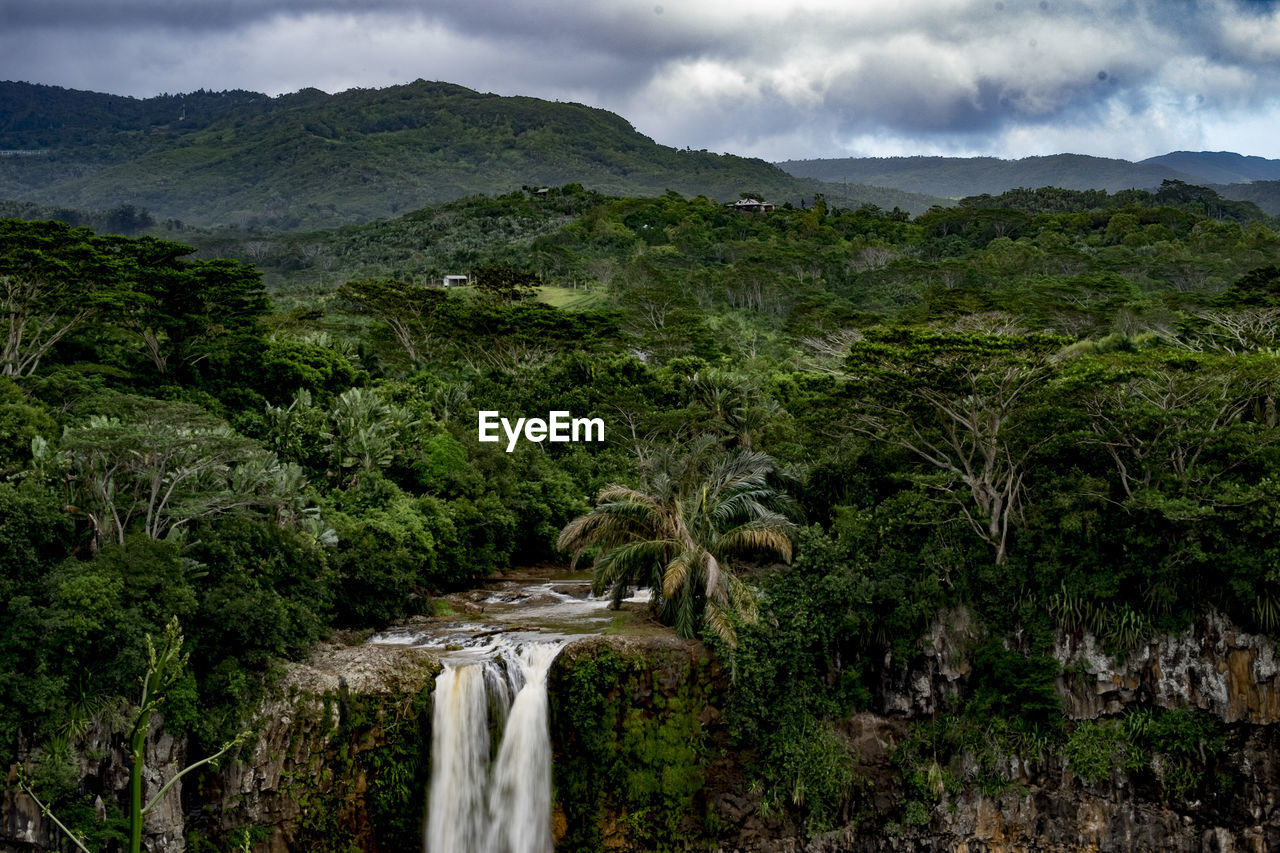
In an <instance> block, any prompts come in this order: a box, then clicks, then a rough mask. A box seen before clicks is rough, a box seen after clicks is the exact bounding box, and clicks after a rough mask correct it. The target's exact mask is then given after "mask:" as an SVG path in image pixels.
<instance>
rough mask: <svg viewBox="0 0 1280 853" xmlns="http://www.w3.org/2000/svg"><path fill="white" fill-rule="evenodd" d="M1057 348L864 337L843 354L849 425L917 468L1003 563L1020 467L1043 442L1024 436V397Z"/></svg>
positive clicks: (1007, 339)
mask: <svg viewBox="0 0 1280 853" xmlns="http://www.w3.org/2000/svg"><path fill="white" fill-rule="evenodd" d="M1064 343H1065V341H1063V340H1062V339H1058V338H1050V337H1044V336H1003V337H1002V336H989V335H977V334H958V333H938V332H916V331H910V330H883V329H882V330H871V331H868V333H867V338H866V340H864V341H860V342H857V343H855V344H854V345H853V347H852V349H851V354H850V356H849V360H848V362H847V363H848V365H849V371H850V375H851V377H852V378H853V379H854V380H855V381H854V384H853V386H852V387H854V388H856V389H859V399H858V402H859V404H860V408H859V409H858V411H857V412H856V414H855V415H854V416H853V419H852V423H851V426H852V428H853V429H854V430H855V431H857V432H860V433H862V434H864V435H867V436H870V437H871V438H873V439H875V440H876V441H880V442H885V443H888V444H892V445H896V446H898V447H901V448H903V449H905V450H907V451H909V452H911V453H912V454H913V455H914V456H915V457H916V458H917V459H919V460H920V461H922V462H924V463H925V465H926V466H927V469H929V470H930V471H931V473H932V474H933V476H926V477H925V478H923V480H922V482H923V483H924V484H925V485H926V486H927V487H928V488H929V489H930V490H932V491H933V492H935V493H938V494H940V495H941V496H942V497H943V498H944V500H946V501H947V502H948V503H950V504H952V505H953V506H955V507H956V508H957V509H958V510H959V511H960V513H961V515H962V516H963V517H964V519H965V522H966V523H967V524H968V526H969V528H970V529H971V530H972V531H973V532H974V533H975V534H977V536H978V537H979V538H980V539H982V541H984V542H986V543H987V544H988V545H989V546H990V547H991V549H992V553H993V555H994V557H995V561H996V563H1004V562H1005V561H1006V559H1008V553H1009V539H1010V534H1011V530H1012V527H1013V525H1014V523H1015V521H1016V520H1017V519H1018V517H1019V510H1020V507H1021V504H1022V502H1023V501H1024V499H1025V486H1026V477H1027V474H1028V466H1027V462H1028V459H1029V458H1030V456H1031V454H1032V452H1033V451H1034V450H1035V448H1036V447H1037V446H1039V444H1040V443H1041V442H1043V440H1044V438H1045V436H1041V435H1036V434H1033V433H1031V432H1029V431H1028V430H1026V429H1024V428H1023V427H1024V425H1025V423H1026V420H1027V415H1028V411H1029V406H1030V404H1031V402H1032V392H1033V391H1034V390H1035V389H1036V388H1037V387H1039V386H1040V385H1041V384H1042V383H1043V381H1044V379H1045V377H1046V376H1047V374H1048V367H1049V356H1050V355H1051V354H1052V353H1053V352H1055V351H1056V350H1057V349H1058V348H1060V347H1061V346H1062V345H1063V344H1064Z"/></svg>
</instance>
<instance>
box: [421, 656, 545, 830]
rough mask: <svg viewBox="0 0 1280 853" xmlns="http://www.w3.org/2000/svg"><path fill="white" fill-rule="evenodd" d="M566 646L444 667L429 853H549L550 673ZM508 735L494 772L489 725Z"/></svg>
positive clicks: (434, 723)
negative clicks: (548, 705) (557, 656)
mask: <svg viewBox="0 0 1280 853" xmlns="http://www.w3.org/2000/svg"><path fill="white" fill-rule="evenodd" d="M562 646H563V643H561V642H556V643H526V644H524V645H522V646H519V647H516V646H512V645H505V644H502V645H499V646H497V647H495V649H494V650H493V651H492V652H491V653H490V655H489V656H487V657H485V658H484V659H480V660H475V659H472V660H465V661H455V662H446V663H445V667H444V671H443V672H442V673H441V674H440V677H439V678H437V679H436V687H435V695H434V703H435V708H434V711H433V713H432V717H431V729H432V732H431V791H430V795H429V797H428V802H427V828H426V833H425V844H426V847H425V849H426V853H550V851H551V847H552V843H551V740H550V736H549V734H548V730H547V716H548V712H547V673H548V672H549V671H550V669H551V663H552V662H553V661H554V660H555V657H556V655H557V654H559V652H560V649H561V647H562ZM491 726H493V727H494V729H495V730H497V731H500V732H501V741H500V742H499V744H498V748H497V753H496V756H495V757H494V758H493V760H492V767H491V766H490V764H491V762H490V755H491V754H492V752H493V750H492V749H491V740H490V727H491Z"/></svg>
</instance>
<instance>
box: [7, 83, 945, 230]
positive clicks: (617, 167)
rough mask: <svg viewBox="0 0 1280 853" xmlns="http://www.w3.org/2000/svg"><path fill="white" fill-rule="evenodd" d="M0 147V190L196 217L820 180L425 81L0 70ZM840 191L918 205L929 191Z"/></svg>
mask: <svg viewBox="0 0 1280 853" xmlns="http://www.w3.org/2000/svg"><path fill="white" fill-rule="evenodd" d="M0 152H3V154H4V155H6V156H0V198H8V199H12V200H15V201H21V202H28V203H34V204H40V205H57V206H64V207H70V208H77V209H84V210H100V209H105V208H113V207H117V206H120V205H133V206H135V207H138V208H145V209H146V210H148V211H149V212H150V213H151V214H152V215H154V216H155V217H156V218H157V219H168V218H176V219H181V220H183V221H185V222H187V223H190V224H195V225H214V224H229V223H233V224H262V225H268V226H272V227H280V228H297V227H326V226H335V225H343V224H350V223H356V222H365V221H369V220H372V219H378V218H383V217H387V216H393V215H396V214H400V213H404V212H407V211H410V210H414V209H417V208H420V207H422V206H423V205H426V204H429V203H433V202H440V201H447V200H451V199H455V198H459V197H462V196H467V195H473V194H477V193H485V194H499V193H506V192H510V191H512V190H516V189H519V188H521V187H522V186H526V185H531V186H541V185H549V186H560V185H563V184H568V183H578V184H582V185H583V186H585V187H588V188H590V189H595V190H599V191H601V192H605V193H610V194H616V195H650V196H651V195H660V194H661V193H663V192H664V191H666V190H669V189H670V190H674V191H676V192H679V193H681V194H682V195H687V196H692V195H698V194H702V195H707V196H710V197H712V198H716V199H719V200H722V201H725V200H732V199H736V198H738V196H739V194H740V193H742V192H744V191H746V192H753V193H758V194H761V195H764V196H766V197H767V198H769V199H770V200H772V201H776V202H779V203H781V202H785V201H793V202H797V203H798V202H800V201H801V200H802V199H804V198H806V197H812V195H813V194H814V193H815V192H821V191H823V190H824V187H822V186H821V185H819V184H818V183H816V182H814V181H812V180H807V179H797V178H795V177H793V176H791V175H788V174H787V173H786V172H784V171H783V170H781V169H779V168H777V167H776V166H774V165H772V164H770V163H766V162H765V161H763V160H758V159H750V158H745V157H737V156H733V155H721V154H712V153H709V152H706V151H692V150H687V149H686V150H679V149H675V148H669V147H667V146H663V145H658V144H657V143H655V142H654V141H653V140H652V139H650V138H648V137H646V136H644V135H643V134H641V133H639V132H638V131H637V130H636V129H635V128H633V127H632V126H631V125H630V124H629V123H628V122H627V121H626V120H625V119H623V118H622V117H620V116H618V115H615V114H614V113H611V112H608V111H606V110H601V109H595V108H591V107H586V106H582V105H580V104H570V103H559V102H550V101H543V100H539V99H537V98H527V97H500V96H497V95H488V94H481V93H479V92H475V91H472V90H471V89H467V88H464V87H462V86H456V85H452V84H448V83H428V82H425V81H421V80H420V81H417V82H415V83H410V84H407V85H404V86H392V87H389V88H385V89H353V90H350V91H346V92H341V93H339V94H335V95H328V94H325V93H324V92H321V91H319V90H316V89H304V90H302V91H300V92H296V93H293V94H289V95H282V96H280V97H276V98H272V97H268V96H266V95H261V94H257V93H253V92H244V91H234V92H217V93H214V92H196V93H192V94H187V95H163V96H159V97H156V98H149V99H145V100H139V99H134V98H121V97H117V96H113V95H101V94H96V93H91V92H81V91H74V90H67V89H61V88H57V87H52V86H37V85H32V84H26V83H3V84H0ZM849 195H850V198H849V199H848V200H847V201H848V202H849V203H854V204H856V203H862V202H870V203H874V204H878V205H880V206H883V207H894V206H901V207H903V208H904V209H906V210H909V211H911V212H916V213H918V212H921V211H923V210H925V209H927V208H928V207H929V206H930V205H931V204H933V203H935V202H936V201H938V200H937V199H934V198H932V197H915V196H912V195H910V194H904V193H901V192H899V191H892V190H890V191H880V190H875V189H871V188H857V187H851V188H850V192H849Z"/></svg>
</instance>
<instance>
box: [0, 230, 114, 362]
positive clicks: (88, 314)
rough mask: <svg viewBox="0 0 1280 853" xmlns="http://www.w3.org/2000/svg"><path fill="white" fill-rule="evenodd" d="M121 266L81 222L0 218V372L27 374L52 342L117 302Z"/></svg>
mask: <svg viewBox="0 0 1280 853" xmlns="http://www.w3.org/2000/svg"><path fill="white" fill-rule="evenodd" d="M121 266H122V265H121V263H120V261H119V260H118V259H116V258H113V257H112V256H111V255H110V254H109V253H107V252H106V251H104V245H103V243H102V241H100V240H99V239H97V238H95V237H94V235H93V233H92V232H90V231H89V230H88V229H86V228H72V227H70V226H68V225H65V224H63V223H61V222H21V221H19V220H14V219H4V220H0V324H3V326H2V327H0V335H3V338H2V339H0V375H3V376H30V375H31V374H32V373H34V372H35V371H36V369H37V368H38V367H39V366H40V362H41V360H42V359H44V357H45V356H47V355H48V354H49V352H50V350H52V349H53V347H54V346H55V345H56V344H57V343H58V342H59V341H61V340H62V339H64V338H65V337H66V336H67V335H69V334H71V333H72V332H74V331H76V330H77V329H79V328H81V327H83V326H85V325H86V324H87V323H88V322H89V321H90V320H91V319H92V318H93V317H95V316H96V315H97V314H98V313H99V312H101V311H102V310H103V309H104V308H109V307H112V306H115V305H118V304H119V302H120V300H121V299H122V298H123V297H124V295H125V293H126V292H127V288H125V287H124V286H123V285H122V279H123V276H122V275H121V272H122V270H121Z"/></svg>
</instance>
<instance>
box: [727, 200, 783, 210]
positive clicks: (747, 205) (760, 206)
mask: <svg viewBox="0 0 1280 853" xmlns="http://www.w3.org/2000/svg"><path fill="white" fill-rule="evenodd" d="M725 207H727V208H729V209H731V210H737V211H745V212H747V213H768V212H769V211H770V210H773V208H774V205H773V204H771V203H769V202H767V201H761V200H760V199H758V198H740V199H738V200H737V201H734V202H730V203H728V204H726V205H725Z"/></svg>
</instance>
